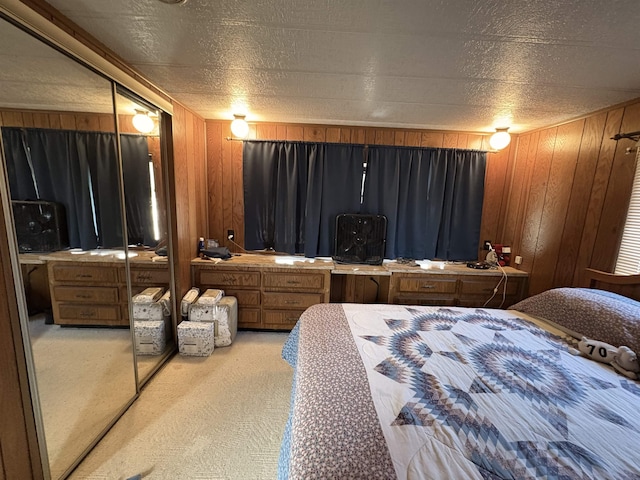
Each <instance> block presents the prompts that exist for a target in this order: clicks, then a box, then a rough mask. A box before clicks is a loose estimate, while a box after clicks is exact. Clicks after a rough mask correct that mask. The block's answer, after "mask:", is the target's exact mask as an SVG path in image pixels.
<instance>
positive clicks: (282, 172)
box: [243, 141, 486, 260]
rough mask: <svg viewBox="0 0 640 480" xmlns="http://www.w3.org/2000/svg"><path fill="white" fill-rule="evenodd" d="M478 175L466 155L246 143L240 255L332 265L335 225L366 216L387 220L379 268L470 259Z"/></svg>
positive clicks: (478, 155) (473, 157) (476, 159)
mask: <svg viewBox="0 0 640 480" xmlns="http://www.w3.org/2000/svg"><path fill="white" fill-rule="evenodd" d="M365 163H366V164H367V173H366V177H365V174H364V165H365ZM485 165H486V152H478V151H470V150H454V149H436V148H408V147H394V146H369V147H365V146H364V145H344V144H318V143H303V142H273V141H245V142H244V150H243V168H244V170H243V175H244V193H245V248H247V249H248V250H262V249H265V248H273V249H274V250H276V251H281V252H287V253H304V254H305V255H306V256H307V257H315V256H331V255H333V254H334V241H335V240H334V235H335V219H336V216H337V215H338V214H341V213H370V214H382V215H385V216H386V217H387V220H388V228H387V249H386V254H385V257H386V258H397V257H405V258H419V259H422V258H440V259H445V260H469V259H475V258H476V257H477V245H478V241H479V235H480V221H481V216H482V201H483V195H484V174H485ZM363 179H364V189H363V190H364V191H362V184H363ZM361 191H362V197H361ZM301 226H303V230H301V229H300V227H301ZM301 232H302V233H303V235H302V238H300V237H299V236H298V235H299V234H300V233H301ZM279 238H280V239H285V241H278V239H279ZM294 238H295V239H296V242H295V244H294V242H293V241H292V239H294ZM286 239H289V241H286Z"/></svg>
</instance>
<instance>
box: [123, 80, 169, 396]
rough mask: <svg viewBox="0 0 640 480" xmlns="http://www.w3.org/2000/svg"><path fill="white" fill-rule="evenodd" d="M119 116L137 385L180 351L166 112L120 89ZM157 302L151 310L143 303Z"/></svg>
mask: <svg viewBox="0 0 640 480" xmlns="http://www.w3.org/2000/svg"><path fill="white" fill-rule="evenodd" d="M116 91H117V94H116V112H117V116H118V131H119V132H120V136H119V140H120V149H121V152H122V155H121V158H122V174H123V183H124V204H125V212H126V213H125V215H126V218H127V238H128V243H129V245H128V250H129V272H128V275H129V284H130V288H131V296H132V297H131V298H132V303H133V304H132V305H131V306H130V308H131V309H130V312H131V317H132V319H133V321H132V325H133V328H134V331H135V336H134V340H135V346H136V348H135V352H136V365H137V369H138V381H139V382H140V384H142V383H144V382H145V381H146V380H147V379H148V378H149V376H150V375H151V374H152V373H153V372H154V371H155V370H156V369H157V368H158V367H159V366H160V365H161V363H162V361H163V360H164V359H165V358H166V356H167V355H168V354H170V353H171V352H173V351H174V350H175V342H174V338H175V335H174V327H173V325H174V319H173V316H172V310H173V309H172V308H171V285H172V283H173V282H171V271H170V258H171V249H170V248H169V246H170V245H169V228H168V224H169V221H168V218H167V210H168V209H167V207H166V205H167V203H166V201H167V195H166V185H165V178H166V173H165V172H164V165H165V162H164V161H163V158H162V143H161V137H160V132H161V121H162V111H161V110H159V109H158V108H157V107H155V106H154V105H152V104H151V103H149V102H147V101H145V100H144V99H142V98H140V97H139V96H137V95H135V94H134V93H132V92H130V91H128V90H127V89H125V88H123V87H121V86H118V88H117V90H116ZM150 299H153V300H154V302H155V303H154V304H153V305H152V307H151V308H147V307H145V306H144V305H145V304H146V303H147V302H148V301H149V300H150Z"/></svg>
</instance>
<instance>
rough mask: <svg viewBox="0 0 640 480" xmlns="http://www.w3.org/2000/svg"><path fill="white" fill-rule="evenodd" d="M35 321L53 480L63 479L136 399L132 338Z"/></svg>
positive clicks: (33, 331) (38, 374)
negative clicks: (129, 402) (61, 477)
mask: <svg viewBox="0 0 640 480" xmlns="http://www.w3.org/2000/svg"><path fill="white" fill-rule="evenodd" d="M32 318H33V320H30V321H29V335H30V339H31V347H32V350H33V359H34V364H35V370H36V379H37V384H38V394H39V397H40V405H41V408H42V421H43V424H44V431H45V438H46V443H47V449H48V453H49V461H50V468H51V476H52V478H59V477H60V476H61V475H62V474H63V473H64V472H65V471H66V470H67V469H68V468H69V467H70V466H71V465H72V464H73V462H74V461H75V460H76V459H77V458H78V457H79V456H80V454H81V453H82V452H83V451H84V450H85V449H86V448H87V447H88V446H89V445H90V444H91V442H92V441H93V440H94V439H95V438H96V437H97V436H98V435H99V434H100V432H102V431H103V430H104V429H105V427H106V426H107V425H108V424H109V422H111V421H112V420H113V418H114V417H115V416H116V414H117V413H118V412H119V411H120V410H121V409H122V407H123V406H124V405H125V404H126V403H127V402H128V401H129V400H130V399H132V398H133V397H134V396H135V393H136V386H135V377H134V370H133V351H132V348H131V333H130V332H129V330H128V329H112V328H73V327H71V328H63V327H60V326H59V325H47V324H45V319H44V317H41V316H40V317H32ZM114 385H119V387H118V388H114V387H113V386H114Z"/></svg>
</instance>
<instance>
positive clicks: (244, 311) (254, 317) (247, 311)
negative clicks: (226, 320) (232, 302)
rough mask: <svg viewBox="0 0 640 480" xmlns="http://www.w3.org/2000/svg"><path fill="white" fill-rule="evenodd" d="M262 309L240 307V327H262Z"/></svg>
mask: <svg viewBox="0 0 640 480" xmlns="http://www.w3.org/2000/svg"><path fill="white" fill-rule="evenodd" d="M260 326H261V321H260V309H258V308H238V327H239V328H260Z"/></svg>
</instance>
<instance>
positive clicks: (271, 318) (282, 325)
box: [262, 310, 304, 330]
mask: <svg viewBox="0 0 640 480" xmlns="http://www.w3.org/2000/svg"><path fill="white" fill-rule="evenodd" d="M303 312H304V310H263V311H262V326H263V328H270V329H273V330H291V329H292V328H293V327H295V325H296V322H297V321H298V319H299V318H300V315H302V313H303Z"/></svg>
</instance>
